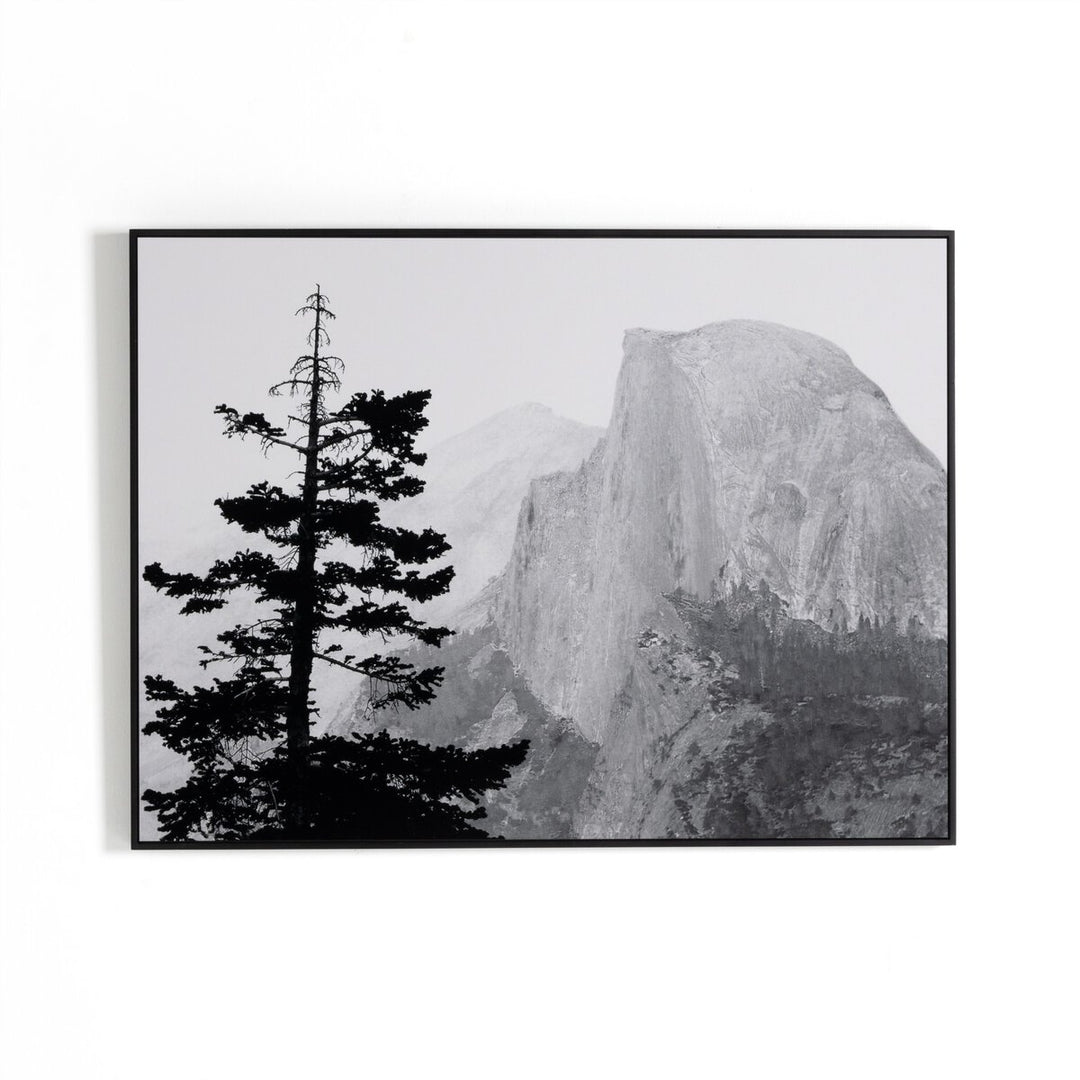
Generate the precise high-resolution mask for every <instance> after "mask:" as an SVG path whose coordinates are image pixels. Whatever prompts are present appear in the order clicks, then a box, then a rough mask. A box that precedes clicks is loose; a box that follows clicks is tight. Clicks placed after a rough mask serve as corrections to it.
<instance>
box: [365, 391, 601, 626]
mask: <svg viewBox="0 0 1080 1080" xmlns="http://www.w3.org/2000/svg"><path fill="white" fill-rule="evenodd" d="M602 435H603V429H601V428H596V427H589V426H588V425H586V424H581V423H578V422H577V421H576V420H569V419H567V418H566V417H564V416H559V415H558V414H557V413H555V412H553V411H552V410H551V409H549V408H548V407H547V406H546V405H539V404H536V403H534V402H530V403H526V404H523V405H517V406H514V407H513V408H510V409H505V410H504V411H502V412H500V413H496V414H495V415H494V416H491V417H489V418H488V419H487V420H484V421H483V422H482V423H480V424H477V425H476V426H475V427H472V428H469V429H468V430H467V431H464V432H462V433H461V434H460V435H455V436H454V437H453V438H450V439H447V440H446V441H444V442H441V443H439V444H437V445H436V446H435V447H433V448H432V449H431V451H430V452H429V453H428V460H427V463H426V464H425V466H424V468H423V469H422V470H420V474H421V476H422V477H423V479H424V483H425V487H424V491H423V493H422V494H421V495H419V496H417V497H416V498H414V499H408V500H403V501H402V502H400V503H398V504H396V505H392V504H391V505H387V506H386V507H385V508H384V513H383V516H384V518H385V519H386V520H387V521H390V522H392V523H393V524H395V525H403V526H405V527H406V528H411V529H424V528H427V527H429V526H430V527H432V528H434V529H437V530H438V531H439V532H442V533H444V534H445V535H446V538H447V540H448V541H449V542H450V547H451V551H450V554H449V555H448V556H447V559H446V561H447V562H449V563H451V564H452V565H453V567H454V580H453V583H452V585H451V588H450V592H449V593H448V594H447V595H446V596H444V597H440V598H439V599H438V600H435V601H432V602H431V603H430V604H428V605H427V606H426V607H425V609H424V611H423V616H424V618H425V619H426V620H427V621H430V622H436V623H438V622H451V623H452V622H455V613H456V612H457V610H458V609H460V608H461V607H462V606H463V605H464V604H466V603H468V601H470V600H471V599H472V598H473V597H474V596H476V594H477V593H479V592H480V590H481V589H482V588H483V587H484V585H485V584H486V583H487V582H488V581H489V580H490V579H491V578H492V577H494V576H496V575H498V574H499V573H501V572H502V569H503V567H505V566H506V561H507V559H508V558H509V557H510V550H511V548H512V547H513V544H514V535H515V531H516V528H517V519H518V508H519V507H520V506H521V500H522V498H523V497H524V496H525V493H526V491H527V490H528V487H529V483H530V482H531V481H532V480H534V479H535V478H536V477H539V476H544V475H546V474H548V473H554V472H558V471H560V470H565V469H576V468H577V467H578V466H579V465H581V463H582V462H583V461H584V460H585V459H586V458H587V457H588V456H589V453H590V452H591V451H592V449H593V447H594V446H595V445H596V444H597V442H598V441H599V439H600V438H601V436H602Z"/></svg>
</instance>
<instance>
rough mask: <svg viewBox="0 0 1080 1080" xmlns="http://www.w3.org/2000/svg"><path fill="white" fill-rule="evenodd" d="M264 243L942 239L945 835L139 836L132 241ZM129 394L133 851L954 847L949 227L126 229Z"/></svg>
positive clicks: (135, 248)
mask: <svg viewBox="0 0 1080 1080" xmlns="http://www.w3.org/2000/svg"><path fill="white" fill-rule="evenodd" d="M170 237H183V238H229V239H234V238H235V239H243V238H270V239H279V238H280V239H328V240H333V239H355V238H385V239H394V238H403V239H404V238H419V239H429V238H430V239H434V238H444V239H487V240H491V239H548V240H553V239H623V238H629V239H654V238H655V239H717V240H727V239H816V240H829V239H847V240H853V239H890V240H897V239H920V240H922V239H933V240H944V241H945V243H946V289H947V297H946V310H947V370H946V395H947V403H946V408H947V459H946V473H947V502H948V507H947V537H948V540H947V552H948V559H947V561H948V567H947V579H948V605H947V606H948V619H949V635H948V770H949V776H948V834H947V836H944V837H883V838H843V837H840V838H836V837H833V838H753V837H750V838H722V839H721V838H678V839H662V838H646V839H568V840H567V839H505V840H491V839H487V840H484V839H458V840H365V841H353V840H341V841H338V840H321V841H313V842H307V841H299V842H291V841H274V842H264V843H262V842H252V841H222V840H215V841H211V842H208V841H199V840H182V841H163V840H142V839H140V838H139V807H140V795H141V791H140V778H139V734H140V730H139V703H140V694H141V680H140V670H139V606H138V587H139V580H140V572H141V568H140V566H139V548H138V544H139V491H138V479H139V454H138V451H139V443H138V437H139V416H138V400H139V398H138V390H139V338H138V332H139V288H138V286H139V242H140V241H141V240H144V239H154V238H170ZM129 257H130V258H129V273H130V393H131V398H130V400H131V418H130V438H131V470H130V485H131V487H130V512H131V577H130V588H131V596H130V620H131V632H130V649H131V682H130V692H131V699H130V711H131V718H130V723H131V847H132V849H133V850H154V849H165V850H172V849H177V848H183V849H193V848H194V849H201V850H215V851H216V850H319V849H337V848H343V849H360V848H410V847H417V848H452V847H484V848H489V849H492V850H497V849H498V848H500V847H634V846H637V847H671V846H681V847H733V846H756V847H770V846H777V847H782V846H844V847H857V846H865V845H872V846H893V845H899V846H919V845H929V846H951V845H955V843H956V586H955V580H956V578H955V563H956V556H955V552H956V495H955V488H956V475H955V401H954V398H955V388H954V384H955V374H954V369H955V290H954V270H955V233H954V231H953V230H933V229H386V228H373V229H275V228H267V229H157V228H135V229H131V230H129Z"/></svg>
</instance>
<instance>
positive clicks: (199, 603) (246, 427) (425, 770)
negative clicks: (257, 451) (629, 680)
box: [143, 286, 527, 840]
mask: <svg viewBox="0 0 1080 1080" xmlns="http://www.w3.org/2000/svg"><path fill="white" fill-rule="evenodd" d="M297 314H298V315H301V316H308V317H310V318H311V319H312V321H313V326H312V329H311V331H310V333H309V334H308V337H307V342H308V347H309V351H308V352H307V353H305V354H304V355H302V356H300V357H299V358H298V359H297V360H296V361H295V363H294V364H293V365H292V368H291V370H290V373H289V376H288V378H286V379H285V380H283V381H282V382H280V383H277V384H276V385H275V386H273V387H271V388H270V393H271V394H272V395H275V396H277V395H283V394H287V395H288V396H289V397H290V398H291V399H292V400H293V401H295V402H296V403H297V404H296V408H295V411H293V412H291V413H290V415H289V417H288V423H287V424H286V425H285V426H279V425H277V424H275V423H272V422H271V421H270V420H269V419H267V417H266V416H265V415H264V414H263V413H257V412H244V413H241V412H240V411H239V410H237V409H235V408H232V407H231V406H229V405H219V406H218V407H217V409H216V410H215V412H216V413H218V414H219V415H221V416H222V418H223V419H224V427H225V432H224V433H225V435H226V436H228V437H230V438H232V437H237V438H240V439H245V438H249V437H250V438H254V439H257V440H258V441H259V443H260V444H261V447H262V449H263V450H264V452H269V451H270V450H277V451H284V452H286V453H288V454H291V455H295V456H296V457H297V458H298V459H299V469H298V473H297V475H298V476H299V482H298V485H297V487H296V489H295V490H286V489H285V488H284V487H282V486H280V485H276V484H272V483H270V482H268V481H263V482H260V483H256V484H254V485H252V486H251V487H250V488H249V489H248V491H247V492H246V494H244V495H241V496H238V497H233V498H219V499H217V500H215V505H216V506H217V507H218V509H219V511H220V512H221V514H222V516H223V517H224V518H225V519H226V520H227V521H229V522H231V523H233V524H234V525H237V526H239V527H240V529H242V530H243V531H244V532H246V533H251V534H257V535H259V536H261V537H263V538H264V540H265V541H267V542H268V543H267V544H265V545H263V546H264V547H266V548H268V550H250V549H249V550H244V551H239V552H237V553H236V554H234V555H233V556H232V557H231V558H228V559H224V560H219V561H217V562H215V563H214V564H213V565H212V566H211V567H210V569H209V570H208V571H207V572H206V573H205V574H201V575H198V574H191V573H171V572H168V571H166V570H164V569H162V567H161V565H160V563H153V564H151V565H149V566H147V567H146V568H145V570H144V572H143V577H144V579H145V580H146V581H147V582H148V583H149V584H150V585H151V586H153V587H154V588H155V589H158V590H160V591H162V592H163V593H165V594H166V595H168V596H171V597H176V598H179V599H182V600H183V601H184V603H183V606H182V607H181V609H180V611H181V613H182V614H184V615H198V614H200V613H205V612H209V611H215V610H217V609H220V608H223V607H225V605H226V604H227V603H228V602H229V600H230V598H231V596H232V594H234V593H236V592H237V591H238V590H249V591H251V592H253V593H254V598H255V603H256V604H257V605H265V610H266V614H265V616H264V617H262V618H258V619H254V620H251V621H247V622H244V623H240V624H237V625H235V626H233V627H232V628H231V629H229V630H226V631H225V632H223V633H221V634H219V635H218V636H217V644H216V645H215V646H207V645H204V646H201V651H202V654H203V656H202V659H201V660H200V665H201V666H202V667H203V668H204V669H208V668H214V670H215V671H220V670H222V669H226V671H227V673H226V674H222V675H221V676H219V677H216V678H214V679H213V680H212V682H211V684H210V685H209V686H196V687H194V688H192V689H183V688H181V687H179V686H178V685H177V684H176V683H175V682H173V681H172V680H170V679H168V678H166V677H164V676H162V675H151V676H148V677H147V678H146V679H145V685H146V693H147V697H148V698H149V699H150V700H151V701H153V702H155V703H158V705H159V707H158V709H157V713H156V717H157V718H156V719H155V720H153V721H151V722H150V723H148V724H147V725H146V727H145V728H144V729H143V730H144V731H145V732H146V733H148V734H157V735H159V736H160V737H161V738H162V740H163V741H164V743H165V745H166V746H168V747H169V748H170V749H172V750H174V751H176V752H177V753H179V754H182V755H184V756H185V757H187V758H188V760H189V762H190V764H191V775H190V776H189V778H188V780H187V781H186V782H185V783H184V784H183V785H182V786H181V787H179V788H178V789H177V790H175V791H172V792H157V791H147V792H145V794H144V796H143V798H144V800H145V801H146V803H147V805H148V806H149V807H150V808H151V809H152V810H154V811H156V813H157V816H158V821H159V823H160V825H161V829H162V833H163V835H164V837H165V838H166V839H170V840H179V839H185V838H191V837H207V838H213V839H223V840H245V839H257V840H272V839H282V838H284V839H311V840H316V839H380V838H381V839H424V838H440V837H454V836H484V835H486V834H485V833H484V832H483V831H482V830H481V829H480V828H478V827H477V826H476V825H474V824H473V822H475V821H476V820H477V819H479V818H481V817H483V816H484V810H483V808H482V807H481V806H480V805H479V803H480V801H481V799H482V798H483V795H484V792H485V791H487V790H490V789H492V788H496V787H499V786H501V785H502V784H503V783H505V781H506V779H507V778H508V776H509V774H510V770H511V768H513V766H515V765H517V764H519V763H520V762H521V761H522V760H523V758H524V755H525V751H526V749H527V744H526V743H516V744H514V745H511V746H504V747H495V748H492V749H488V750H478V751H465V750H461V749H459V748H456V747H430V746H427V745H425V744H422V743H418V742H413V741H411V740H407V739H394V738H391V737H390V736H389V735H387V734H385V733H379V734H372V733H367V734H361V733H359V732H353V733H352V737H351V738H342V737H340V736H331V735H323V736H320V737H315V736H313V735H312V730H311V729H312V724H313V720H314V717H315V715H316V706H315V702H314V700H313V693H312V671H313V667H314V665H315V664H316V663H317V662H318V663H322V664H326V665H331V666H333V667H336V668H339V669H344V670H345V671H347V672H349V673H352V674H354V675H357V676H362V677H364V678H365V679H366V680H367V684H368V693H367V708H368V709H369V710H377V709H381V708H386V707H388V706H404V707H406V708H410V709H415V708H418V707H419V706H421V705H423V704H425V703H427V702H429V701H430V700H431V699H432V698H433V697H434V695H435V693H436V690H437V688H438V686H439V685H440V683H441V681H442V669H441V668H439V667H428V668H423V669H419V670H418V669H417V668H415V667H414V666H413V665H411V664H409V663H406V662H404V661H403V660H401V659H400V658H398V657H396V656H394V655H392V654H391V653H389V652H387V651H379V652H374V653H371V652H367V651H365V650H364V649H360V650H358V651H357V652H356V653H348V652H346V651H345V646H343V645H342V644H341V641H340V640H338V639H339V638H342V637H344V638H345V639H346V640H347V639H349V637H350V636H356V637H358V638H360V639H363V638H370V637H372V636H375V637H377V638H378V639H379V640H380V641H381V642H384V643H385V642H388V641H391V640H392V639H394V638H407V639H414V640H417V641H420V642H422V643H423V644H426V645H433V646H438V645H439V644H440V643H441V642H442V641H443V639H444V638H445V637H446V636H447V634H448V633H449V630H447V628H445V627H433V626H428V625H426V624H424V623H423V622H420V621H419V620H417V619H416V618H415V617H414V616H413V615H412V614H411V613H410V611H409V609H408V608H407V607H406V606H405V604H404V603H403V602H402V601H412V602H415V603H422V602H423V601H426V600H430V599H432V598H434V597H436V596H439V595H441V594H443V593H445V592H446V591H447V589H448V588H449V586H450V581H451V579H452V576H453V569H452V568H451V567H449V566H446V567H442V568H440V569H436V570H433V571H429V572H426V573H424V572H421V571H420V570H418V569H416V568H417V567H422V566H424V565H425V564H428V563H430V562H432V561H433V560H435V559H438V558H439V557H440V556H442V555H444V554H446V552H447V551H449V545H448V544H447V542H446V539H445V537H443V536H442V535H440V534H439V533H438V532H436V531H435V530H434V529H431V528H426V529H424V530H423V531H422V532H413V531H410V530H408V529H403V528H394V527H391V526H388V525H386V524H384V523H383V521H382V519H381V515H380V505H381V504H382V503H385V502H387V501H396V500H398V499H404V498H409V497H411V496H415V495H417V494H419V493H420V492H421V491H422V490H423V487H424V484H423V481H422V480H421V479H420V478H419V477H418V476H416V475H415V474H414V473H413V472H412V471H411V470H412V469H413V468H416V467H419V466H422V465H423V464H424V461H425V455H423V454H421V453H417V452H416V450H415V448H414V447H415V441H416V437H417V436H418V434H419V433H420V432H421V431H422V430H423V429H424V428H425V427H426V426H427V419H426V417H425V416H424V409H425V407H426V406H427V403H428V401H429V399H430V396H431V395H430V391H427V390H417V391H410V392H407V393H403V394H399V395H397V396H394V397H387V396H386V395H385V394H384V393H383V392H382V391H381V390H372V391H371V392H370V393H356V394H353V395H352V396H351V397H350V398H349V399H348V400H347V401H346V402H345V403H344V404H343V405H341V406H340V407H339V408H336V409H335V408H331V407H330V405H329V403H328V399H329V398H330V396H331V395H333V394H335V393H337V392H339V391H340V390H341V384H342V383H341V380H342V375H343V373H344V365H343V362H342V360H341V358H340V357H337V356H333V355H330V354H329V353H328V352H327V346H328V345H329V342H330V338H329V334H328V333H327V329H326V327H327V323H328V322H329V321H330V320H332V319H333V318H334V317H335V316H334V313H333V312H332V311H331V310H330V309H329V307H328V306H327V298H326V296H325V295H323V293H322V291H321V290H320V288H319V287H318V286H316V289H315V292H314V293H312V294H311V295H310V296H309V297H308V298H307V300H306V302H305V304H304V306H303V307H301V308H300V310H299V311H298V312H297ZM341 549H344V550H345V551H347V552H348V553H349V554H348V557H345V556H343V557H341V558H334V557H330V556H332V555H334V554H336V553H337V552H339V551H340V550H341ZM260 610H263V608H260Z"/></svg>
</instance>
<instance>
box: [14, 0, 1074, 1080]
mask: <svg viewBox="0 0 1080 1080" xmlns="http://www.w3.org/2000/svg"><path fill="white" fill-rule="evenodd" d="M2 30H3V50H4V52H3V66H2V77H3V87H2V90H3V96H2V100H3V104H2V108H3V118H2V120H3V126H2V132H3V145H2V147H0V150H2V159H0V160H2V169H3V173H2V187H0V197H2V200H3V201H2V220H0V227H2V232H0V244H2V249H0V250H2V265H0V304H2V317H3V322H2V337H0V355H2V359H3V382H2V384H0V391H2V401H3V422H2V425H0V436H2V447H0V467H2V469H3V509H2V518H0V529H2V551H0V574H2V601H0V603H2V609H0V610H2V624H3V629H2V632H3V641H2V648H0V663H2V665H3V670H2V675H0V679H2V681H0V692H2V694H3V700H2V707H3V718H2V720H3V744H2V755H0V793H2V799H3V805H2V812H0V829H2V833H0V860H2V863H0V871H2V889H3V894H2V903H3V908H2V915H3V939H2V953H0V967H2V978H3V993H4V1000H3V1007H4V1022H5V1025H6V1031H5V1035H4V1040H3V1043H2V1048H0V1064H2V1065H4V1066H6V1067H7V1075H8V1076H10V1077H12V1078H13V1080H27V1078H38V1077H46V1078H50V1080H52V1078H61V1077H63V1078H67V1077H89V1078H98V1077H101V1078H109V1080H113V1078H120V1080H126V1078H129V1077H132V1078H133V1077H140V1078H154V1080H156V1078H159V1077H160V1078H172V1077H185V1078H187V1077H207V1078H211V1080H215V1078H218V1077H226V1076H239V1077H257V1078H260V1080H274V1078H277V1077H286V1076H290V1077H293V1076H305V1077H307V1076H311V1077H319V1076H324V1075H335V1076H337V1075H353V1074H356V1075H361V1074H363V1075H366V1076H372V1077H382V1076H406V1077H411V1076H418V1077H419V1076H424V1077H426V1076H449V1077H458V1076H501V1075H513V1076H525V1077H532V1076H549V1075H565V1076H581V1075H602V1076H619V1075H625V1076H636V1075H643V1076H660V1075H674V1076H679V1075H693V1076H700V1075H714V1074H720V1075H727V1076H733V1077H734V1076H738V1077H743V1076H762V1077H786V1076H791V1075H799V1076H804V1077H815V1076H827V1077H855V1076H863V1075H876V1076H881V1077H904V1078H910V1077H946V1076H949V1077H957V1076H979V1077H988V1076H1016V1075H1029V1076H1037V1077H1040V1078H1041V1077H1058V1076H1063V1075H1065V1073H1066V1069H1067V1062H1068V1058H1069V1057H1072V1063H1073V1064H1075V1057H1074V1056H1073V1055H1072V1052H1071V1043H1070V1041H1068V1040H1067V1037H1066V1035H1067V1032H1066V1026H1067V1025H1072V1024H1074V1023H1075V996H1074V989H1075V970H1076V967H1075V961H1076V954H1075V945H1076V936H1075V932H1074V930H1073V925H1074V920H1073V918H1072V914H1073V913H1072V911H1071V907H1072V905H1073V904H1074V903H1075V900H1076V894H1075V891H1074V890H1073V889H1072V887H1071V886H1070V884H1069V881H1068V877H1069V872H1070V871H1071V870H1073V869H1075V864H1076V860H1075V845H1076V830H1075V827H1074V824H1073V819H1074V816H1075V804H1076V799H1075V794H1074V786H1073V785H1074V781H1075V775H1076V765H1075V762H1076V752H1077V736H1076V706H1075V693H1074V690H1073V687H1072V686H1071V678H1072V677H1073V673H1074V669H1075V667H1076V661H1075V658H1074V651H1075V650H1074V645H1075V641H1076V631H1075V626H1074V621H1073V620H1074V618H1075V616H1074V615H1073V612H1074V611H1075V606H1076V599H1077V597H1076V591H1077V590H1076V580H1075V571H1074V567H1075V556H1074V546H1075V534H1074V533H1073V532H1072V531H1071V530H1070V529H1069V528H1068V527H1067V526H1068V523H1069V521H1070V519H1071V518H1072V517H1073V516H1074V515H1075V503H1076V498H1075V491H1076V481H1075V461H1076V450H1075V439H1074V435H1075V428H1076V419H1075V413H1074V410H1075V403H1076V391H1077V377H1076V363H1077V350H1076V335H1075V330H1074V324H1075V321H1076V316H1075V311H1076V304H1077V273H1076V257H1077V253H1078V242H1080V229H1078V219H1077V218H1078V215H1077V200H1076V185H1077V169H1076V159H1075V153H1076V151H1075V142H1076V139H1075V136H1076V127H1075V108H1076V102H1077V89H1078V87H1077V81H1078V80H1077V74H1076V65H1075V42H1076V39H1077V33H1078V31H1080V19H1078V16H1077V8H1076V7H1075V6H1068V5H1050V4H1046V5H1043V4H1038V3H1031V2H1028V3H1021V4H1005V5H1000V6H999V5H994V4H965V3H958V4H949V3H925V4H899V5H892V4H874V3H863V4H857V5H850V6H849V5H831V4H818V3H798V4H795V5H792V6H788V5H784V4H779V3H777V4H772V3H758V4H748V5H742V4H731V5H726V4H710V5H695V4H690V3H678V2H672V3H667V4H645V5H635V4H619V3H596V4H591V5H589V4H572V3H557V2H554V3H547V4H536V5H533V4H527V3H510V2H503V3H499V4H495V5H491V6H489V5H464V4H452V3H447V4H430V5H429V4H404V3H401V4H363V3H355V2H354V3H346V4H342V5H335V4H330V3H321V2H320V3H306V4H299V3H298V4H290V3H284V2H280V0H260V2H252V3H224V2H221V0H218V2H215V3H208V4H203V3H187V4H180V3H159V2H145V0H143V2H138V3H131V4H125V3H120V2H102V3H96V4H78V3H71V4H62V3H53V2H41V3H20V4H16V3H10V4H7V5H5V7H4V26H3V28H2ZM132 225H139V226H376V225H387V226H389V225H399V226H434V225H443V226H452V225H469V226H500V225H502V226H509V225H537V226H540V225H546V226H572V225H597V226H631V225H635V226H744V227H768V226H773V227H784V226H802V227H814V226H818V227H843V226H853V227H931V228H950V227H951V228H955V229H956V230H957V235H958V242H957V243H958V247H957V275H958V276H957V314H958V333H957V353H958V361H957V393H958V415H957V430H958V454H957V456H958V465H959V485H960V491H959V504H958V505H959V533H960V547H959V557H958V569H959V590H958V596H959V604H960V610H959V638H958V641H959V668H958V670H959V680H960V690H959V694H960V697H959V704H960V711H959V734H960V739H959V753H960V773H959V793H960V804H959V835H960V843H959V845H958V846H957V847H956V848H934V849H919V848H917V849H888V848H887V849H863V848H859V849H821V850H815V849H807V850H794V849H791V850H789V849H748V850H728V849H704V850H699V849H691V850H620V849H615V850H604V851H594V850H558V849H557V850H545V851H521V850H513V851H501V852H494V851H467V852H446V851H428V852H402V851H390V852H372V851H361V852H355V853H336V852H309V853H256V854H243V853H235V854H224V853H212V852H207V853H205V854H203V853H189V852H182V853H175V852H173V853H169V852H165V853H160V852H140V853H135V854H132V853H129V852H128V851H127V850H126V839H127V836H126V801H127V783H128V779H127V769H126V746H127V723H128V719H127V673H126V668H125V656H126V648H127V644H126V634H127V623H126V614H125V613H126V596H127V587H126V574H127V568H126V537H127V528H128V523H127V519H126V497H127V496H126V484H127V479H126V461H125V452H126V433H127V398H126V378H127V376H126V365H127V353H126V348H127V335H126V327H125V317H126V316H125V313H126V302H127V294H126V288H127V283H126V277H125V274H126V266H125V241H124V238H123V236H122V232H123V230H125V229H127V228H128V227H129V226H132ZM177 452H178V453H182V452H183V447H182V446H178V447H177ZM1067 916H1068V919H1067Z"/></svg>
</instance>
